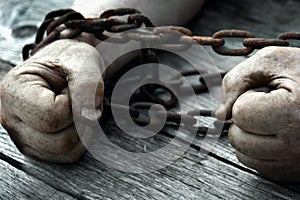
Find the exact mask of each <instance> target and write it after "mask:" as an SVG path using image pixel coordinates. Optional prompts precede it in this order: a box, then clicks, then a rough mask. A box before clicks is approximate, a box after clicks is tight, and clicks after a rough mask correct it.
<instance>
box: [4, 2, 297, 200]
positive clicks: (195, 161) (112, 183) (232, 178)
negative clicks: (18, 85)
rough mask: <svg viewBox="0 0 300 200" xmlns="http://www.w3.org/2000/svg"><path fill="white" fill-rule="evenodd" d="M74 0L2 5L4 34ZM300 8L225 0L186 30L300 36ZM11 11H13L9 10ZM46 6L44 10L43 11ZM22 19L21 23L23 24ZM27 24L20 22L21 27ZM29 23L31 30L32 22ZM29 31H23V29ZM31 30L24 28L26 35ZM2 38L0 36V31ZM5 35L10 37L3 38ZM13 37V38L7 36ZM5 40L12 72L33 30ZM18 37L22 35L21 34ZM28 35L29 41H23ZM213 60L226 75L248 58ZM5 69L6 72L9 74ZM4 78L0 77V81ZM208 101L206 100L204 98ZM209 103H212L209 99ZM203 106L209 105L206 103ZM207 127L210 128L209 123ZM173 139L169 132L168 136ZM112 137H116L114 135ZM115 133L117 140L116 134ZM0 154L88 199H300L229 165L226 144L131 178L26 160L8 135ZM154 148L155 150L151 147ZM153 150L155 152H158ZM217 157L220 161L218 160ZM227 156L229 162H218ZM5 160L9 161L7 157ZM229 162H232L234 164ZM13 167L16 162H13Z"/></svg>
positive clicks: (87, 166) (98, 167) (93, 167)
mask: <svg viewBox="0 0 300 200" xmlns="http://www.w3.org/2000/svg"><path fill="white" fill-rule="evenodd" d="M70 3H71V1H64V2H63V1H58V0H57V1H56V0H55V1H48V2H43V3H42V4H41V2H40V1H36V0H32V1H20V0H15V1H10V2H4V1H3V2H1V3H0V7H1V13H0V15H1V18H0V28H1V29H0V30H3V28H4V30H5V28H8V29H10V28H16V27H18V26H21V25H24V23H25V24H28V23H29V22H30V23H33V24H38V23H39V22H40V20H41V18H42V17H43V15H44V14H45V13H46V12H48V11H49V9H48V8H50V7H51V9H52V8H53V9H55V8H58V7H68V6H65V5H68V4H70ZM299 5H300V2H298V1H295V0H294V1H279V0H276V1H266V2H262V1H249V0H240V1H234V0H229V1H221V0H209V1H208V2H207V3H206V5H205V7H204V10H203V12H202V13H201V14H200V15H199V16H198V17H197V18H196V19H195V20H194V21H193V22H192V23H191V24H190V25H189V27H190V28H191V29H192V30H193V31H194V32H195V33H197V34H201V35H211V34H212V33H214V32H215V31H217V30H220V29H232V28H235V29H246V30H250V31H251V32H253V33H255V35H257V36H259V37H275V36H276V35H277V34H278V33H280V32H283V31H299V29H300V26H299V25H300V22H299V21H298V20H297V19H298V17H299V15H300V14H299V12H298V8H299ZM11 8H15V11H13V12H11ZM45 8H47V9H45ZM19 16H23V18H22V17H21V18H19ZM22 23H23V24H22ZM29 25H30V24H29ZM22 30H24V29H22ZM25 30H26V29H25ZM0 32H1V33H3V32H2V31H0ZM4 33H5V32H4ZM7 33H8V34H7ZM7 33H6V35H4V36H3V34H2V35H1V34H0V52H1V53H0V59H2V60H5V61H1V62H0V65H1V67H2V69H4V68H3V66H6V67H5V69H4V70H7V69H9V66H10V64H9V63H14V64H15V63H18V62H20V60H21V59H20V49H21V46H22V45H23V44H24V43H28V42H32V41H33V40H32V39H33V38H32V37H30V30H28V32H27V33H26V32H25V33H24V35H25V36H23V37H22V38H21V37H19V36H18V37H16V35H12V34H11V32H10V30H8V32H7ZM19 35H20V34H19ZM26 35H27V36H26ZM227 42H229V44H230V45H233V46H237V43H236V42H235V41H227ZM205 49H207V51H208V53H209V54H210V55H211V56H212V57H213V59H214V61H215V62H216V64H217V65H218V66H219V67H220V69H221V70H227V69H230V68H231V67H233V66H234V65H236V64H237V63H239V62H241V61H242V60H244V59H245V57H224V56H220V55H217V54H215V53H214V52H213V51H212V50H211V48H210V47H207V48H205ZM7 67H8V68H7ZM1 75H3V72H2V74H0V76H1ZM200 98H203V100H205V98H204V97H200ZM206 100H207V99H206ZM186 104H187V105H186V106H185V109H191V108H192V107H193V103H191V102H189V101H187V103H186ZM204 105H205V104H204ZM203 123H207V124H210V123H211V122H210V121H209V120H203ZM170 133H172V132H170ZM114 134H115V135H118V132H117V131H116V130H114ZM114 134H113V135H114ZM112 139H113V140H115V142H117V143H119V144H120V145H121V146H123V145H125V146H126V148H129V149H130V148H132V149H134V148H133V147H134V146H139V145H140V144H139V143H134V142H133V141H131V142H130V143H129V144H131V146H130V145H126V142H128V141H130V140H128V139H126V138H118V137H116V136H112ZM167 140H168V138H167V137H165V136H164V137H162V138H160V139H159V141H160V142H159V143H161V142H162V143H163V144H164V143H166V142H167ZM201 142H202V139H201V138H196V139H195V141H194V145H195V146H200V145H201ZM0 143H1V147H0V152H2V153H3V154H5V155H6V156H8V158H10V159H12V160H15V161H17V162H19V164H21V166H22V170H24V171H25V172H26V173H27V174H29V175H32V176H34V177H37V178H38V179H40V180H42V181H45V182H46V183H48V184H49V185H51V186H52V187H54V188H57V189H59V190H62V191H65V192H67V193H70V194H72V195H74V196H76V197H83V198H88V199H92V198H105V197H106V198H112V199H117V198H122V197H123V198H136V199H143V198H145V199H146V198H151V197H152V198H156V199H162V198H182V199H186V198H212V199H216V198H239V199H240V198H242V199H250V198H251V199H252V198H259V199H261V198H285V199H289V198H293V199H296V198H297V197H298V196H297V193H300V187H299V186H297V185H296V186H287V185H284V187H289V188H291V189H293V190H295V191H296V192H297V193H294V192H291V191H290V190H287V189H285V188H283V187H280V186H279V185H277V184H274V183H271V182H268V181H265V180H263V179H261V178H259V177H257V176H255V175H253V174H252V173H250V174H249V173H248V172H247V171H245V170H240V169H239V168H236V167H233V166H231V163H232V164H235V165H237V166H239V167H243V168H244V166H243V165H241V164H240V163H239V162H238V161H237V159H236V158H235V156H234V154H233V152H234V150H233V149H232V148H231V147H230V145H229V144H228V141H227V139H226V138H222V139H220V140H219V142H218V144H217V146H216V148H215V149H214V150H213V152H212V153H213V155H212V156H213V157H211V156H209V157H208V158H207V160H201V159H200V160H199V158H198V157H195V156H192V155H195V154H196V152H195V150H193V149H191V150H190V151H189V153H188V154H187V155H185V156H186V158H182V159H180V160H178V161H177V162H175V163H174V164H173V165H171V166H169V167H167V168H165V169H163V170H160V171H158V172H154V173H150V174H141V175H132V174H124V173H120V172H117V171H113V170H109V169H106V168H105V166H103V165H102V164H100V163H99V162H97V161H96V160H94V159H93V158H91V156H90V155H89V154H87V155H86V156H84V157H83V158H82V159H81V160H80V161H79V162H77V163H75V164H72V165H53V164H49V163H42V162H37V161H33V160H30V159H27V158H25V157H24V156H23V155H21V154H20V153H19V152H18V151H16V149H15V147H14V145H13V144H12V143H11V141H10V139H9V138H8V136H7V135H6V134H5V133H2V134H1V137H0ZM148 145H149V148H151V144H148ZM153 148H154V147H153ZM216 156H217V157H216ZM218 156H219V157H221V158H225V159H226V160H227V161H228V162H226V163H224V162H223V161H222V160H220V159H215V157H216V158H218ZM3 159H4V158H3ZM230 162H231V163H230ZM11 164H12V165H16V163H11Z"/></svg>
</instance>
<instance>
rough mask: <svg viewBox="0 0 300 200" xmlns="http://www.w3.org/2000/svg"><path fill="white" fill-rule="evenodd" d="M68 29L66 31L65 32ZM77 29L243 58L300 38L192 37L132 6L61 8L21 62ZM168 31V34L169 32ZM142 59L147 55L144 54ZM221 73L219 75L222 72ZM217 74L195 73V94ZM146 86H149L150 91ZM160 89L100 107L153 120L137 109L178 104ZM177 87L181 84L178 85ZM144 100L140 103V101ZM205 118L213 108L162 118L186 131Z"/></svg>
mask: <svg viewBox="0 0 300 200" xmlns="http://www.w3.org/2000/svg"><path fill="white" fill-rule="evenodd" d="M116 16H128V17H127V21H124V20H120V19H119V18H116ZM143 25H144V26H146V27H153V29H152V31H149V30H146V29H137V28H140V27H142V26H143ZM132 29H135V30H133V31H130V32H129V33H125V34H121V36H120V37H118V38H117V37H113V38H111V36H110V35H111V34H112V33H123V32H125V31H127V30H132ZM66 30H67V31H66ZM82 33H90V34H93V35H94V36H95V37H96V38H97V39H99V40H106V39H108V38H111V39H110V40H109V42H118V43H125V42H128V41H129V40H136V41H140V42H143V43H155V44H156V45H157V44H159V45H161V46H162V47H163V48H164V49H168V50H172V51H173V50H184V49H187V48H189V47H190V46H191V45H193V44H194V43H198V44H200V45H207V46H211V47H212V48H213V50H214V51H215V52H216V53H218V54H221V55H228V56H245V55H249V54H251V53H252V52H253V51H254V50H255V49H261V48H263V47H266V46H290V43H289V40H300V33H297V32H285V33H282V34H280V35H279V36H278V37H277V38H275V39H266V38H256V37H255V35H254V34H252V33H251V32H248V31H244V30H221V31H218V32H216V33H215V34H213V36H212V37H203V36H195V35H193V33H192V31H191V30H189V29H187V28H184V27H178V26H161V27H154V25H153V23H152V22H151V20H150V19H149V18H148V17H146V16H144V15H142V14H141V13H140V11H138V10H136V9H134V8H120V9H112V10H107V11H105V12H103V13H102V14H101V15H100V16H99V17H98V18H84V17H83V16H82V15H81V14H80V13H78V12H76V11H74V10H72V9H62V10H57V11H53V12H50V13H49V14H47V15H46V17H45V19H44V22H43V23H42V24H41V26H40V28H39V29H38V32H37V35H36V38H35V42H34V43H32V44H28V45H25V46H24V48H23V51H22V55H23V59H24V60H26V59H28V58H29V57H30V55H33V54H35V53H36V52H37V51H38V50H39V49H41V48H43V47H44V46H46V45H48V44H50V43H52V42H54V41H55V40H59V39H73V38H76V37H78V36H79V35H80V34H82ZM170 33H178V37H177V38H176V42H174V41H173V39H172V40H171V42H170V38H169V37H170ZM172 35H173V34H172ZM226 38H236V39H242V46H244V48H239V49H232V48H228V47H226V42H225V41H226ZM144 52H146V53H144V54H145V55H147V54H148V58H149V56H150V57H151V58H150V59H152V60H153V59H155V53H154V52H153V51H148V53H147V51H144ZM145 58H146V59H147V56H146V57H145ZM225 74H226V73H223V74H221V75H222V76H224V75H225ZM182 75H183V76H194V75H199V72H198V71H185V72H182ZM219 75H220V74H207V72H205V71H204V72H203V74H202V76H200V75H199V83H200V84H198V85H193V86H192V87H193V89H194V90H195V93H203V92H207V91H208V88H207V85H206V83H205V81H204V80H205V79H206V78H209V80H214V77H217V76H219ZM167 84H169V85H173V86H174V85H177V86H178V85H179V86H180V85H181V84H182V83H181V81H180V80H178V77H174V78H173V79H172V80H170V81H169V82H168V83H167ZM149 88H150V89H149ZM158 88H160V89H162V87H161V86H155V85H151V87H142V88H140V89H139V91H138V92H136V93H135V94H134V95H133V98H132V99H133V100H134V99H135V101H132V104H131V105H130V106H129V107H127V106H124V105H112V104H111V103H110V101H109V97H107V98H106V99H105V100H104V105H105V106H104V107H105V109H107V108H109V109H111V108H112V107H114V108H116V109H129V111H130V114H131V117H132V119H133V120H134V121H135V122H136V123H138V124H141V125H146V124H149V123H156V122H155V119H152V120H150V118H147V117H146V119H145V118H143V119H142V118H140V116H141V115H142V111H141V110H145V109H149V108H150V107H151V106H152V105H153V104H154V103H160V104H162V105H163V106H165V107H166V108H168V107H173V106H176V105H177V101H176V96H175V95H174V94H173V93H172V92H171V91H170V90H168V89H167V88H166V87H164V88H163V89H164V90H165V91H166V92H169V94H170V96H171V99H170V100H169V101H163V100H162V99H161V98H160V97H158V96H156V95H154V94H155V90H156V89H158ZM182 91H184V87H183V86H182ZM141 101H145V102H141ZM200 114H201V116H210V117H214V112H213V111H211V110H210V111H207V110H193V111H191V112H189V113H187V114H185V115H183V114H178V113H175V112H167V122H168V123H171V124H172V125H175V127H178V126H179V125H180V123H181V122H180V121H181V119H182V118H185V119H189V120H187V121H188V122H189V123H190V124H186V125H185V127H186V128H187V129H188V128H189V127H190V126H191V125H194V124H195V122H196V121H197V120H196V119H195V116H200ZM219 124H220V122H219V121H215V124H214V125H215V127H218V126H219ZM230 124H231V121H227V122H225V126H224V128H223V130H224V131H225V132H226V130H228V128H229V126H230ZM208 129H209V128H207V127H198V133H199V134H205V133H206V132H207V131H208Z"/></svg>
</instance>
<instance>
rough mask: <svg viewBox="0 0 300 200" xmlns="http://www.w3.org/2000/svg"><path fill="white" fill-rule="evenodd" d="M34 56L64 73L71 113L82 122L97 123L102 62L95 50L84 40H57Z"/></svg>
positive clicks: (102, 89)
mask: <svg viewBox="0 0 300 200" xmlns="http://www.w3.org/2000/svg"><path fill="white" fill-rule="evenodd" d="M53 49H54V51H53ZM39 53H41V54H42V55H39ZM34 57H35V58H36V59H37V60H38V61H39V62H41V59H42V60H44V62H45V63H49V62H50V64H51V65H53V66H57V67H60V68H61V70H62V71H63V73H64V74H65V75H66V80H67V82H68V90H69V95H70V97H69V98H70V100H71V103H72V110H73V116H76V117H80V119H82V120H83V122H88V123H90V122H97V121H98V120H99V118H100V117H101V115H102V111H101V110H102V101H103V92H104V83H103V79H102V73H103V71H104V64H103V61H102V59H101V56H100V54H99V52H98V51H97V50H96V49H95V48H94V47H93V46H91V45H89V44H87V43H84V42H80V41H77V40H58V41H56V42H53V43H51V44H50V45H48V48H47V49H45V50H44V51H39V52H37V53H36V54H35V56H34ZM51 58H52V59H51ZM53 58H55V59H54V60H53ZM45 59H46V60H45ZM47 59H48V60H47Z"/></svg>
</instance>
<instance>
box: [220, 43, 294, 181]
mask: <svg viewBox="0 0 300 200" xmlns="http://www.w3.org/2000/svg"><path fill="white" fill-rule="evenodd" d="M216 115H217V116H218V117H219V118H223V117H226V118H230V117H232V119H233V122H234V124H233V125H232V126H231V128H230V130H229V136H228V137H229V141H230V143H231V145H232V146H233V147H234V148H235V149H236V155H237V157H238V159H239V160H240V161H241V162H242V163H243V164H245V165H246V166H248V167H251V168H254V169H256V170H257V171H258V172H259V173H260V174H261V175H262V176H264V177H266V178H269V179H271V180H274V181H284V182H286V181H287V182H300V49H298V48H289V47H267V48H264V49H262V50H260V51H259V52H258V53H256V54H255V55H253V56H252V57H251V58H249V59H247V60H246V61H244V62H242V63H241V64H239V65H238V66H236V67H235V68H233V69H232V70H231V71H230V72H229V73H228V74H227V75H226V76H225V77H224V80H223V104H222V105H221V106H220V107H219V109H218V110H217V112H216Z"/></svg>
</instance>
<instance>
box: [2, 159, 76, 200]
mask: <svg viewBox="0 0 300 200" xmlns="http://www.w3.org/2000/svg"><path fill="white" fill-rule="evenodd" d="M0 157H2V156H1V155H0ZM0 170H1V172H0V188H1V190H0V199H6V200H10V199H11V200H15V199H49V198H51V199H74V198H73V197H71V196H69V195H67V194H66V193H63V192H60V191H58V190H56V189H54V188H52V187H51V186H49V185H47V184H46V183H44V182H43V181H40V180H38V179H36V178H34V177H32V176H30V175H28V174H27V173H25V172H24V171H21V170H18V169H16V168H15V167H14V166H12V165H10V164H9V163H6V162H5V161H3V160H0Z"/></svg>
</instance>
